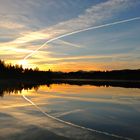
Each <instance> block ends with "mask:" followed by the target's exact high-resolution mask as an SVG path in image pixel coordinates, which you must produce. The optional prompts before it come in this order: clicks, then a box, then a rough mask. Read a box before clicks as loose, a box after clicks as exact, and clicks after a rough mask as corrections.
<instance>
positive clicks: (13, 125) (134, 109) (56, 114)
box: [0, 84, 140, 140]
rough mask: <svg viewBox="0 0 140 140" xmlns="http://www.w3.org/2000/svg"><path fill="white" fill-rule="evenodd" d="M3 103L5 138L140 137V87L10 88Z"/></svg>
mask: <svg viewBox="0 0 140 140" xmlns="http://www.w3.org/2000/svg"><path fill="white" fill-rule="evenodd" d="M0 107H1V110H0V140H46V139H49V140H63V139H64V140H74V139H79V140H94V139H97V140H116V139H135V140H139V139H140V88H123V87H111V86H109V87H105V86H94V85H82V86H80V85H69V84H51V85H50V86H46V85H42V86H38V87H35V88H30V89H28V90H24V89H23V90H20V91H18V90H15V91H14V90H12V92H11V91H10V92H8V89H7V90H6V91H4V96H2V97H0Z"/></svg>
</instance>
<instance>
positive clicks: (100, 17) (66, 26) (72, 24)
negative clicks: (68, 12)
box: [14, 0, 136, 43]
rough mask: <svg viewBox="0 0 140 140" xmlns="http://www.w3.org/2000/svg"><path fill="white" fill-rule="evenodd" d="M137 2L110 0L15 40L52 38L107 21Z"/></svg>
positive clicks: (27, 40) (21, 41)
mask: <svg viewBox="0 0 140 140" xmlns="http://www.w3.org/2000/svg"><path fill="white" fill-rule="evenodd" d="M135 4H136V3H134V2H132V1H131V0H108V1H106V2H102V3H99V4H97V5H93V6H91V7H90V8H88V9H86V10H85V12H84V13H83V14H81V15H79V16H78V17H76V18H73V19H71V20H68V21H64V22H60V23H58V24H56V25H53V26H50V27H48V28H46V29H42V30H40V31H36V32H30V33H28V34H25V35H24V36H22V37H19V38H18V39H16V40H15V41H14V42H17V43H26V42H30V41H34V40H40V39H51V38H53V37H56V36H59V35H61V34H65V33H68V32H72V31H75V30H79V29H83V28H87V27H90V26H93V25H97V24H99V23H101V22H103V21H107V20H108V19H109V18H111V17H112V16H113V15H114V14H117V13H120V12H121V11H122V10H125V9H126V8H128V7H131V6H133V5H135Z"/></svg>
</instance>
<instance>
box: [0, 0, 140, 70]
mask: <svg viewBox="0 0 140 140" xmlns="http://www.w3.org/2000/svg"><path fill="white" fill-rule="evenodd" d="M135 17H140V1H139V0H0V59H1V60H4V61H6V62H7V63H12V64H22V65H23V67H28V68H35V67H38V68H39V69H40V70H48V69H51V70H53V71H77V70H87V71H90V70H113V69H140V55H139V54H140V19H139V20H133V21H129V22H125V23H121V24H115V25H110V26H106V27H102V28H97V29H92V30H87V31H83V32H79V33H76V34H71V35H69V36H65V37H62V38H59V39H56V40H54V41H52V42H50V43H47V44H45V45H44V46H43V47H42V48H41V49H39V50H38V51H35V50H36V49H38V48H40V46H42V45H43V44H44V43H45V42H46V41H48V40H50V39H53V38H57V37H59V36H61V35H64V34H68V33H71V32H75V31H78V30H83V29H86V28H90V27H95V26H100V25H104V24H108V23H112V22H117V21H123V20H127V19H132V18H135ZM34 51H35V52H34ZM27 56H29V57H27ZM25 58H26V59H25Z"/></svg>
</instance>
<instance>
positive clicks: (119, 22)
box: [24, 17, 140, 60]
mask: <svg viewBox="0 0 140 140" xmlns="http://www.w3.org/2000/svg"><path fill="white" fill-rule="evenodd" d="M134 20H140V17H135V18H130V19H126V20H120V21H116V22H111V23H107V24H102V25H99V26H92V27H89V28H86V29H81V30H77V31H73V32H70V33H66V34H63V35H60V36H57V37H54V38H52V39H49V40H48V41H46V42H45V43H44V44H43V45H41V46H40V47H39V48H37V49H35V50H34V51H33V52H32V53H30V54H28V55H27V56H25V57H24V60H26V59H27V58H29V57H31V56H32V55H33V54H34V53H36V52H37V51H38V50H40V49H41V48H43V47H44V46H45V45H47V44H48V43H50V42H52V41H54V40H57V39H60V38H63V37H66V36H69V35H73V34H76V33H80V32H84V31H88V30H93V29H98V28H103V27H107V26H112V25H116V24H121V23H125V22H130V21H134Z"/></svg>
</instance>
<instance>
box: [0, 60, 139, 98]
mask: <svg viewBox="0 0 140 140" xmlns="http://www.w3.org/2000/svg"><path fill="white" fill-rule="evenodd" d="M62 83H64V84H70V85H79V86H82V85H94V86H106V87H109V86H113V87H125V88H140V69H137V70H112V71H76V72H60V71H59V72H57V71H56V72H55V71H51V70H48V71H41V70H39V69H38V68H35V69H32V68H23V67H22V65H12V64H6V63H5V62H4V61H2V60H0V96H3V95H4V93H5V92H7V93H17V92H21V91H22V90H23V89H26V90H28V89H32V88H34V89H36V90H37V89H38V87H39V86H40V85H46V86H50V85H51V84H62Z"/></svg>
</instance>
